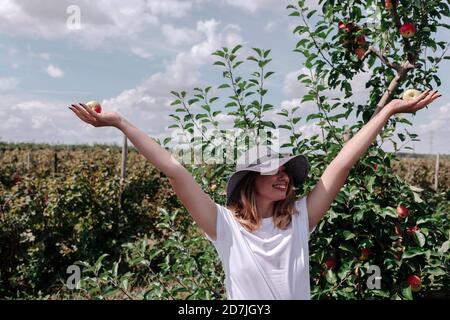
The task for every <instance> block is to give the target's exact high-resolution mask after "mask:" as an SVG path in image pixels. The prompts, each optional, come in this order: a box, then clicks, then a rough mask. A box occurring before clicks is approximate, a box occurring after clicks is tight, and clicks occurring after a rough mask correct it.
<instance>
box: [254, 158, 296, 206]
mask: <svg viewBox="0 0 450 320" xmlns="http://www.w3.org/2000/svg"><path fill="white" fill-rule="evenodd" d="M289 182H290V178H289V175H288V174H287V173H286V168H285V166H281V167H280V168H279V169H278V173H277V174H274V175H262V174H260V175H258V176H257V177H256V180H255V191H256V193H257V195H259V196H261V197H263V198H264V199H267V200H270V201H279V200H283V199H285V198H286V195H287V192H288V186H289Z"/></svg>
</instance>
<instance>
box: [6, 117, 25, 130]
mask: <svg viewBox="0 0 450 320" xmlns="http://www.w3.org/2000/svg"><path fill="white" fill-rule="evenodd" d="M22 122H23V120H22V119H21V118H19V117H16V116H14V115H11V116H9V117H7V118H6V121H4V122H3V123H2V127H3V128H2V129H5V130H11V129H17V128H18V127H19V126H20V124H21V123H22Z"/></svg>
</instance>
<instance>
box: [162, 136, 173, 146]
mask: <svg viewBox="0 0 450 320" xmlns="http://www.w3.org/2000/svg"><path fill="white" fill-rule="evenodd" d="M171 140H172V138H171V137H167V138H165V139H164V142H163V144H164V145H166V144H168V143H169V142H170V141H171Z"/></svg>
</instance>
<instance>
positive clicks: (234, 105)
mask: <svg viewBox="0 0 450 320" xmlns="http://www.w3.org/2000/svg"><path fill="white" fill-rule="evenodd" d="M231 107H237V103H236V102H234V101H232V102H229V103H227V104H226V105H225V108H231Z"/></svg>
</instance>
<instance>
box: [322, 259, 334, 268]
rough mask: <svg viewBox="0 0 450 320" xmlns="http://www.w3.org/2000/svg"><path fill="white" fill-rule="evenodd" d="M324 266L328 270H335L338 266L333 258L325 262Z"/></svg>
mask: <svg viewBox="0 0 450 320" xmlns="http://www.w3.org/2000/svg"><path fill="white" fill-rule="evenodd" d="M324 265H325V268H327V269H333V268H334V267H335V266H336V260H335V259H334V258H333V257H330V258H328V259H327V260H325V262H324Z"/></svg>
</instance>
